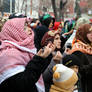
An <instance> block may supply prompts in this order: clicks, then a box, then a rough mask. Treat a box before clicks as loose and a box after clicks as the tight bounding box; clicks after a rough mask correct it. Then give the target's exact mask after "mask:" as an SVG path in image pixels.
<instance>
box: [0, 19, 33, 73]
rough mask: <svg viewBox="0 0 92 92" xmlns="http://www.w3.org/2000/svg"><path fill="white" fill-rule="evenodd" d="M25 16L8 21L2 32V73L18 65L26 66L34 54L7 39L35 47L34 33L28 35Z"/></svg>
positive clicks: (0, 36) (0, 65) (21, 44)
mask: <svg viewBox="0 0 92 92" xmlns="http://www.w3.org/2000/svg"><path fill="white" fill-rule="evenodd" d="M25 22H26V20H25V18H15V19H11V20H9V21H7V22H6V23H5V25H4V26H3V29H2V32H1V33H0V40H1V41H2V44H1V45H0V74H2V73H3V72H4V71H7V70H8V69H11V68H14V67H17V66H18V65H23V66H25V65H26V64H27V63H28V62H29V60H30V59H32V57H33V56H34V54H33V53H28V52H26V51H22V50H20V49H19V48H17V47H16V46H14V45H12V44H11V43H9V42H4V41H5V40H7V41H11V42H14V43H16V44H17V45H19V46H22V47H26V48H28V49H34V48H35V46H34V33H33V32H32V35H28V34H27V33H26V32H25V31H24V24H25Z"/></svg>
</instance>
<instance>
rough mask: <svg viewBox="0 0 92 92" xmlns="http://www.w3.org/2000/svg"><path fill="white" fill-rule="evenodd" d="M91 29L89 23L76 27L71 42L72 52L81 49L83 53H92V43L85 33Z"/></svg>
mask: <svg viewBox="0 0 92 92" xmlns="http://www.w3.org/2000/svg"><path fill="white" fill-rule="evenodd" d="M91 31H92V26H91V25H90V24H84V25H82V26H81V27H79V28H78V30H77V32H76V36H75V41H74V42H73V44H74V45H73V47H72V52H74V51H77V50H79V51H81V52H83V53H87V54H91V55H92V45H91V42H90V41H89V40H88V38H87V34H88V33H90V32H91Z"/></svg>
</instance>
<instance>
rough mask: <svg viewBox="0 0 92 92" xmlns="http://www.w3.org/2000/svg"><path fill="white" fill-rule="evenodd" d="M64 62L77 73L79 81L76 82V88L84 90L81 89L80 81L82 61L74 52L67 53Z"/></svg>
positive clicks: (79, 91) (79, 90)
mask: <svg viewBox="0 0 92 92" xmlns="http://www.w3.org/2000/svg"><path fill="white" fill-rule="evenodd" d="M62 63H63V65H65V66H67V67H69V68H71V69H73V70H74V71H75V72H76V73H77V75H78V82H77V84H76V87H75V90H78V92H82V91H81V81H80V77H81V76H80V74H79V72H78V70H79V66H80V61H79V59H78V57H77V56H76V55H74V54H71V55H66V56H65V57H63V59H62Z"/></svg>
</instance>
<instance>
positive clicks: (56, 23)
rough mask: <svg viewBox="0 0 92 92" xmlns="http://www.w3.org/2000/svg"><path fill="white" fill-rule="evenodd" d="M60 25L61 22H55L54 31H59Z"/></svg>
mask: <svg viewBox="0 0 92 92" xmlns="http://www.w3.org/2000/svg"><path fill="white" fill-rule="evenodd" d="M59 25H60V22H55V23H54V27H53V29H54V30H57V29H58V27H59Z"/></svg>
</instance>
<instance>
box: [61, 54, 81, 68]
mask: <svg viewBox="0 0 92 92" xmlns="http://www.w3.org/2000/svg"><path fill="white" fill-rule="evenodd" d="M62 64H63V65H65V66H67V67H71V66H74V65H77V66H80V61H79V59H78V57H77V56H76V55H74V54H71V55H66V56H65V57H63V59H62Z"/></svg>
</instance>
